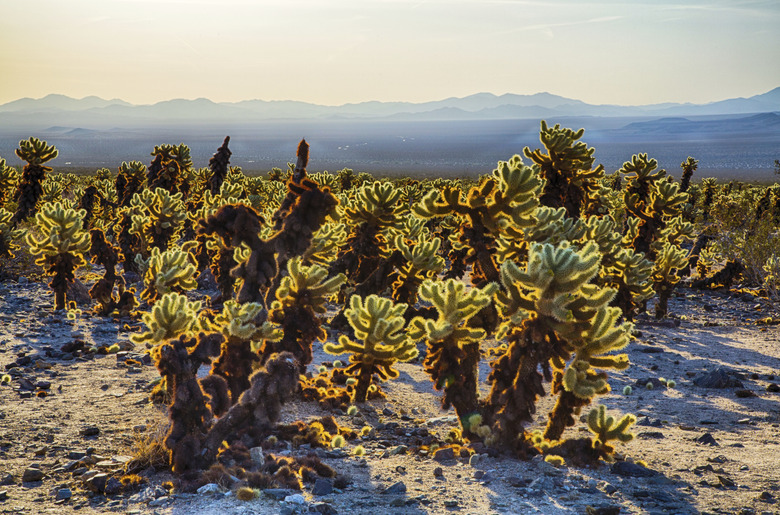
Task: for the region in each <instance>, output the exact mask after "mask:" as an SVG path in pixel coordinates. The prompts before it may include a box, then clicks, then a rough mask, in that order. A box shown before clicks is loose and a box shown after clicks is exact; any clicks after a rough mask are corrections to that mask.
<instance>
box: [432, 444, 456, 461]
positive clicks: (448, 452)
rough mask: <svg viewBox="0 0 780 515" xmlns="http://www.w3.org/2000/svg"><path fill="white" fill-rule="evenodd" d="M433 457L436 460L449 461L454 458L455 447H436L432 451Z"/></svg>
mask: <svg viewBox="0 0 780 515" xmlns="http://www.w3.org/2000/svg"><path fill="white" fill-rule="evenodd" d="M433 459H434V460H436V461H438V462H440V463H441V462H443V461H450V460H454V459H455V449H453V448H452V447H444V448H443V449H437V450H436V452H435V453H433Z"/></svg>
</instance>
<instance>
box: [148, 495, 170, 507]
mask: <svg viewBox="0 0 780 515" xmlns="http://www.w3.org/2000/svg"><path fill="white" fill-rule="evenodd" d="M170 500H171V498H170V497H168V496H167V495H163V496H162V497H158V498H157V499H152V500H151V501H149V506H150V507H152V508H157V507H159V506H162V505H164V504H166V503H167V502H168V501H170Z"/></svg>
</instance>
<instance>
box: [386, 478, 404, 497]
mask: <svg viewBox="0 0 780 515" xmlns="http://www.w3.org/2000/svg"><path fill="white" fill-rule="evenodd" d="M382 493H383V494H390V495H394V494H404V493H406V485H405V484H404V482H403V481H398V482H397V483H394V484H393V485H391V486H389V487H387V488H385V489H384V490H383V491H382Z"/></svg>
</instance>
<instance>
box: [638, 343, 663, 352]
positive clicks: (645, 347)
mask: <svg viewBox="0 0 780 515" xmlns="http://www.w3.org/2000/svg"><path fill="white" fill-rule="evenodd" d="M639 352H644V353H645V354H662V353H663V352H664V350H663V349H662V348H660V347H651V346H649V345H642V346H640V347H639Z"/></svg>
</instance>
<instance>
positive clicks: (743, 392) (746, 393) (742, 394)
mask: <svg viewBox="0 0 780 515" xmlns="http://www.w3.org/2000/svg"><path fill="white" fill-rule="evenodd" d="M734 395H736V396H737V397H739V398H740V399H746V398H748V397H756V394H755V393H753V391H751V390H745V389H742V390H736V391H734Z"/></svg>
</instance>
